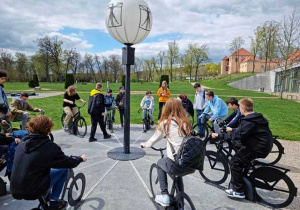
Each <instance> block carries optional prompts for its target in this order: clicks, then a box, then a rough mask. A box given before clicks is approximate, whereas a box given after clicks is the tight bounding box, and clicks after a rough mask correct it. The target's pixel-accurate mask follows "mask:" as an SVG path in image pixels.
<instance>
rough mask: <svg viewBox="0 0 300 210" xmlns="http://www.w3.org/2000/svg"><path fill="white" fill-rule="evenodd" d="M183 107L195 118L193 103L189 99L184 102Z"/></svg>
mask: <svg viewBox="0 0 300 210" xmlns="http://www.w3.org/2000/svg"><path fill="white" fill-rule="evenodd" d="M182 106H183V108H184V109H185V111H186V112H187V113H189V115H191V116H192V118H194V108H193V103H192V102H191V101H190V100H189V99H188V98H187V99H186V100H185V101H182Z"/></svg>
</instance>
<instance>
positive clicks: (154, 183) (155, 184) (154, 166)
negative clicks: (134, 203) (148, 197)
mask: <svg viewBox="0 0 300 210" xmlns="http://www.w3.org/2000/svg"><path fill="white" fill-rule="evenodd" d="M153 170H155V172H156V175H157V164H156V163H153V164H152V165H151V167H150V173H149V180H150V189H151V193H152V198H153V199H155V196H156V195H157V194H158V193H159V192H160V188H159V183H158V176H156V175H154V176H155V177H153V173H155V172H153ZM154 179H155V180H154ZM157 189H158V190H157ZM156 191H159V192H158V193H156Z"/></svg>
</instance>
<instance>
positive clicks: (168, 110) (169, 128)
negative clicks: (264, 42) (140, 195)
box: [140, 98, 195, 207]
mask: <svg viewBox="0 0 300 210" xmlns="http://www.w3.org/2000/svg"><path fill="white" fill-rule="evenodd" d="M183 129H184V131H185V133H186V135H189V134H190V133H191V131H192V126H191V124H190V122H189V120H188V118H187V117H186V112H185V110H184V109H183V107H182V104H181V103H180V102H179V101H178V100H177V99H176V98H170V99H169V100H168V101H167V102H166V104H165V106H164V109H163V111H162V115H161V118H160V121H159V124H158V126H157V127H156V130H155V133H154V135H153V136H152V137H151V138H150V139H149V140H148V141H147V142H143V143H141V144H140V145H141V147H142V148H144V147H151V146H152V145H154V144H155V143H157V142H158V141H160V140H163V139H164V136H166V138H167V157H164V158H162V159H160V160H159V161H158V162H157V165H158V168H157V174H158V181H159V185H160V189H161V195H157V196H156V197H155V201H156V202H157V203H159V204H160V205H162V206H164V207H166V206H169V205H170V196H169V192H168V179H167V173H168V174H171V175H174V176H178V179H177V180H178V183H177V184H178V188H179V190H180V191H183V189H184V187H183V181H182V176H185V175H187V174H190V173H194V172H195V169H191V168H184V167H181V166H179V165H177V164H176V163H175V159H174V156H173V153H172V147H173V148H174V151H175V154H177V152H178V150H179V148H180V146H181V144H182V141H183V138H184V135H185V134H184V133H183Z"/></svg>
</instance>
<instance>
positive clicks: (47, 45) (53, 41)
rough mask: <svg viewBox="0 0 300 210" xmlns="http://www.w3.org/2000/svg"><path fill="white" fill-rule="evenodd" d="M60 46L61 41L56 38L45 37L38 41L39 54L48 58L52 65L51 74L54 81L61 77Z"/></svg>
mask: <svg viewBox="0 0 300 210" xmlns="http://www.w3.org/2000/svg"><path fill="white" fill-rule="evenodd" d="M62 44H63V41H61V40H59V39H58V37H57V36H54V37H49V36H45V37H44V38H41V39H38V46H39V52H40V54H41V55H43V56H44V55H45V56H49V58H50V59H51V60H52V63H53V64H54V66H53V68H52V73H53V76H54V78H55V80H56V81H58V78H59V76H60V75H61V72H60V65H61V59H62V52H63V50H62ZM47 59H48V57H47ZM47 71H48V70H47Z"/></svg>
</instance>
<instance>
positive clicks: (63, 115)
mask: <svg viewBox="0 0 300 210" xmlns="http://www.w3.org/2000/svg"><path fill="white" fill-rule="evenodd" d="M65 118H66V113H63V114H62V115H61V118H60V122H61V126H62V127H63V126H64V121H65Z"/></svg>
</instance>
